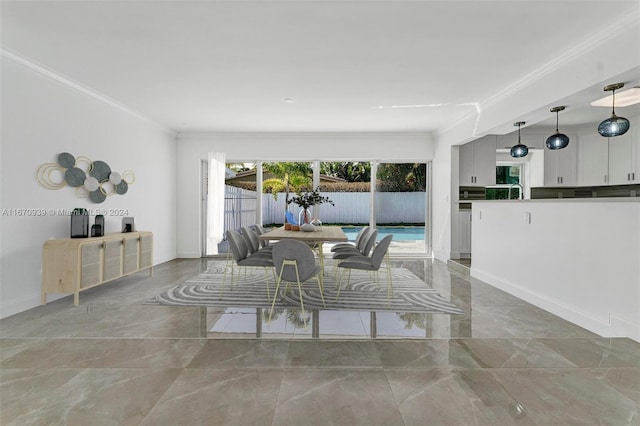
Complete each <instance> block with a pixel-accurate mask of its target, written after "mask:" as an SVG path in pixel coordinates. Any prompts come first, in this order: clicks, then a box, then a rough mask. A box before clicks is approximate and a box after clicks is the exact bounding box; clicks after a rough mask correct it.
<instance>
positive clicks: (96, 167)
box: [36, 152, 136, 203]
mask: <svg viewBox="0 0 640 426" xmlns="http://www.w3.org/2000/svg"><path fill="white" fill-rule="evenodd" d="M56 160H57V162H56V163H44V164H42V165H40V167H38V170H37V172H36V179H37V180H38V183H39V184H40V185H42V186H43V187H45V188H47V189H60V188H62V187H64V186H67V185H69V186H71V187H73V188H75V192H76V196H78V197H80V198H87V197H88V198H89V199H90V200H91V201H93V202H94V203H102V202H103V201H104V200H105V199H106V198H107V197H108V196H111V195H114V194H120V195H122V194H126V193H127V191H128V190H129V185H131V184H133V183H134V182H135V180H136V175H135V174H134V173H133V172H132V171H131V170H125V171H124V172H123V173H118V172H114V171H111V167H110V166H109V165H108V164H107V163H105V162H104V161H100V160H98V161H91V159H89V158H88V157H84V156H79V157H77V158H76V157H74V156H73V155H72V154H70V153H68V152H61V153H60V154H58V156H57V158H56Z"/></svg>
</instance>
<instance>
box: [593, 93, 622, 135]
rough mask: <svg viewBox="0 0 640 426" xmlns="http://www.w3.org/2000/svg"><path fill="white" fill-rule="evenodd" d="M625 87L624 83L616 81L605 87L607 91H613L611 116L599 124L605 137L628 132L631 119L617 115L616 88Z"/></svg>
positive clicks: (601, 133) (599, 131) (600, 131)
mask: <svg viewBox="0 0 640 426" xmlns="http://www.w3.org/2000/svg"><path fill="white" fill-rule="evenodd" d="M623 87H624V83H614V84H610V85H608V86H605V87H604V91H605V92H613V94H612V98H613V103H612V106H611V117H609V118H607V119H606V120H604V121H603V122H602V123H600V125H599V126H598V133H600V135H601V136H604V137H605V138H612V137H614V136H620V135H624V134H625V133H627V130H629V120H627V119H626V118H624V117H618V116H617V115H616V90H618V89H621V88H623Z"/></svg>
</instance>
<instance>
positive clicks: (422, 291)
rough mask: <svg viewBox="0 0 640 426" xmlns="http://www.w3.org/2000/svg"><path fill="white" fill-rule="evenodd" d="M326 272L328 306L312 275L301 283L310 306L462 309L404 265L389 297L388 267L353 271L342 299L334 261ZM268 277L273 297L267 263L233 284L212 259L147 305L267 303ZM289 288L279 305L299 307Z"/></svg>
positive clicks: (222, 265) (395, 271)
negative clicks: (189, 277) (196, 272)
mask: <svg viewBox="0 0 640 426" xmlns="http://www.w3.org/2000/svg"><path fill="white" fill-rule="evenodd" d="M236 269H237V268H236ZM244 269H246V271H245V270H244ZM325 271H326V273H325V275H324V293H323V296H324V301H325V305H324V306H323V304H322V298H321V296H320V291H319V289H318V282H317V280H315V278H313V279H311V280H309V281H307V282H306V283H304V285H303V287H302V300H303V302H304V307H305V309H307V310H313V309H322V310H350V311H354V310H365V311H393V312H421V313H445V314H461V313H463V312H462V310H460V309H459V308H458V307H457V306H456V305H455V304H453V303H451V302H450V301H448V300H447V299H445V298H443V297H442V296H440V295H439V294H438V292H437V291H436V290H434V289H432V288H430V287H429V286H428V285H427V284H426V283H425V282H424V281H422V280H421V279H420V278H418V277H417V276H416V275H414V274H413V273H411V272H410V271H409V270H407V269H405V268H391V277H392V282H393V295H391V297H390V299H387V279H386V271H384V270H383V269H381V270H380V274H379V277H378V278H377V279H376V277H375V275H373V274H371V273H369V272H365V271H357V270H353V271H352V273H351V280H350V282H349V285H348V286H347V285H346V278H345V280H344V281H343V283H342V289H341V290H340V297H339V299H338V300H336V295H337V287H336V278H335V277H334V275H333V271H332V270H331V266H325ZM245 272H246V275H245ZM268 277H269V280H268V285H269V293H270V296H271V297H269V296H268V295H267V293H268V291H267V280H266V276H265V272H264V270H263V269H262V268H243V271H242V273H241V274H237V271H236V274H235V275H234V278H233V279H234V282H233V284H231V275H230V270H229V269H227V271H226V274H225V262H222V261H221V262H210V263H209V268H208V269H207V271H206V272H204V273H201V274H198V275H197V276H195V277H193V278H191V279H189V280H187V281H185V282H183V283H181V284H179V285H177V286H175V287H174V288H172V289H170V290H168V291H165V292H163V293H162V294H160V295H158V296H156V297H155V298H153V299H151V300H149V301H147V302H145V304H160V305H176V306H206V307H253V308H268V307H270V306H271V301H272V298H273V292H274V290H275V282H274V278H273V275H271V273H269V274H268ZM285 287H286V285H285V284H284V283H283V284H282V285H281V287H280V291H279V293H280V295H279V297H277V298H276V304H275V308H279V309H280V308H291V307H300V297H299V294H298V289H297V284H293V285H292V286H291V288H290V289H288V290H286V288H285Z"/></svg>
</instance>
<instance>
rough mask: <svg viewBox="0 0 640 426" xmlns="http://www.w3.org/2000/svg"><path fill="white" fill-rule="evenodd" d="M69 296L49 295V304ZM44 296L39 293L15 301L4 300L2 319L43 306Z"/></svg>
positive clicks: (1, 308) (0, 314)
mask: <svg viewBox="0 0 640 426" xmlns="http://www.w3.org/2000/svg"><path fill="white" fill-rule="evenodd" d="M68 296H70V295H69V294H64V295H62V294H60V295H55V296H54V295H51V294H48V295H47V302H53V301H54V300H58V299H62V298H63V297H68ZM41 301H42V295H41V294H40V293H39V292H38V293H31V294H29V295H27V296H23V297H19V298H16V299H13V300H3V302H5V303H2V304H1V305H0V318H7V317H10V316H12V315H15V314H19V313H20V312H24V311H28V310H29V309H33V308H36V307H38V306H41Z"/></svg>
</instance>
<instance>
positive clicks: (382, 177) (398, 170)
mask: <svg viewBox="0 0 640 426" xmlns="http://www.w3.org/2000/svg"><path fill="white" fill-rule="evenodd" d="M375 191H376V192H375V195H374V198H375V211H374V218H375V223H376V227H377V229H378V240H380V239H381V238H383V237H384V236H385V235H387V234H393V241H392V244H391V248H390V249H389V252H390V253H395V254H398V253H424V252H425V251H426V250H427V244H426V241H427V235H428V234H427V227H426V224H427V211H428V209H427V207H428V206H427V164H426V163H379V164H378V165H377V170H376V188H375Z"/></svg>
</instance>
